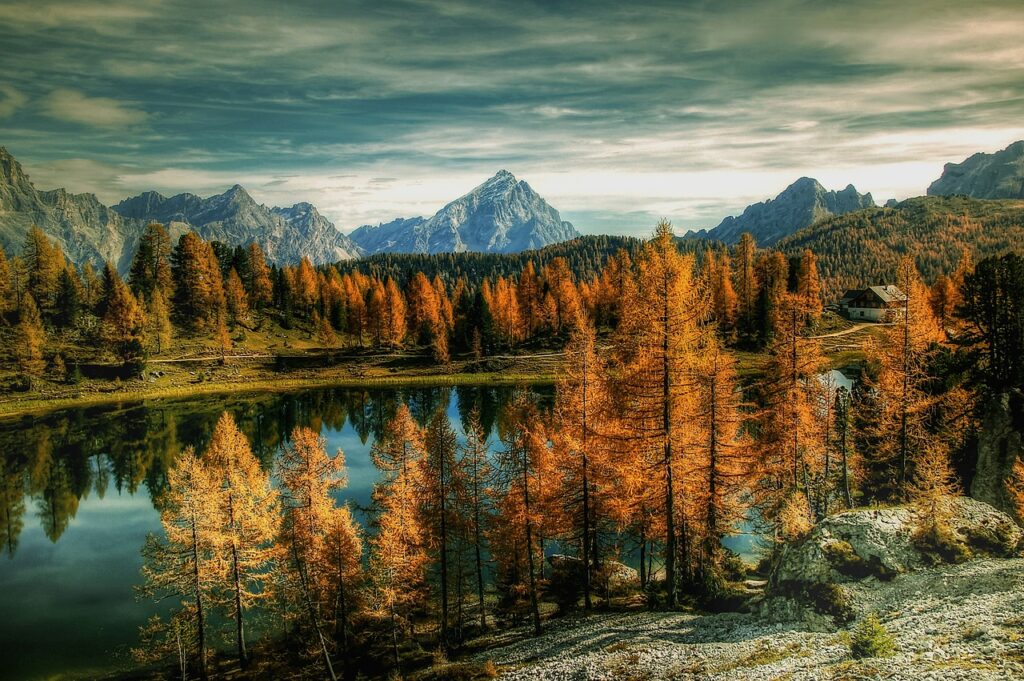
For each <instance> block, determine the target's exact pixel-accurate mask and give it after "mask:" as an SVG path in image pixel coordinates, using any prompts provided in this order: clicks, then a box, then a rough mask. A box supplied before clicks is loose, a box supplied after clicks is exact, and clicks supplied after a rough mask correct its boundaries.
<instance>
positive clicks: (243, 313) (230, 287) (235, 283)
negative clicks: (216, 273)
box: [224, 267, 249, 326]
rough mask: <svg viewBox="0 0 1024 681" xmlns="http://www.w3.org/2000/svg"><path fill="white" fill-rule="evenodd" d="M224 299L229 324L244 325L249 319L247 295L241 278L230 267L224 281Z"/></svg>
mask: <svg viewBox="0 0 1024 681" xmlns="http://www.w3.org/2000/svg"><path fill="white" fill-rule="evenodd" d="M224 299H225V302H226V304H227V310H228V320H229V321H230V323H231V325H232V326H234V325H236V324H240V325H242V326H245V325H246V324H247V323H248V321H249V296H248V294H247V293H246V292H245V287H244V286H243V285H242V278H241V277H239V276H238V271H237V270H236V269H235V268H234V267H232V268H231V271H230V272H228V278H227V281H226V282H225V283H224Z"/></svg>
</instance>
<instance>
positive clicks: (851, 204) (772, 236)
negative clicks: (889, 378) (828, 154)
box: [686, 177, 875, 246]
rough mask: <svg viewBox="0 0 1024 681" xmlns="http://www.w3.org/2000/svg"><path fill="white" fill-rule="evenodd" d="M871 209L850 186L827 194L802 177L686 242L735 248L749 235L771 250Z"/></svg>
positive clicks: (869, 201)
mask: <svg viewBox="0 0 1024 681" xmlns="http://www.w3.org/2000/svg"><path fill="white" fill-rule="evenodd" d="M874 206H875V201H874V199H873V198H871V194H861V193H859V192H858V191H857V190H856V188H854V186H853V185H852V184H851V185H848V186H847V187H846V189H843V190H842V191H838V192H837V191H829V190H827V189H825V188H824V187H823V186H821V183H820V182H818V181H817V180H815V179H813V178H810V177H801V178H800V179H799V180H797V181H796V182H794V183H793V184H791V185H789V186H788V187H786V188H785V189H784V190H783V191H782V193H780V194H779V195H778V196H776V197H775V198H774V199H768V200H767V201H762V202H760V203H755V204H751V205H749V206H747V207H746V209H745V210H744V211H743V213H742V214H740V215H738V216H735V217H733V216H729V217H727V218H725V219H724V220H722V222H721V223H719V225H718V226H717V227H715V228H714V229H710V230H700V231H696V232H690V233H689V234H687V235H686V238H689V239H713V240H715V241H721V242H722V243H725V244H734V243H736V242H738V241H739V240H740V235H741V234H743V233H744V232H750V234H751V235H752V236H753V237H754V239H755V240H756V241H757V243H758V245H760V246H771V245H772V244H774V243H776V242H777V241H779V239H782V238H784V237H786V236H789V235H790V234H793V233H794V232H798V231H800V230H801V229H803V228H805V227H809V226H811V225H812V224H814V223H815V222H818V221H819V220H822V219H825V218H828V217H832V216H833V215H844V214H846V213H852V212H853V211H855V210H861V209H863V208H873V207H874Z"/></svg>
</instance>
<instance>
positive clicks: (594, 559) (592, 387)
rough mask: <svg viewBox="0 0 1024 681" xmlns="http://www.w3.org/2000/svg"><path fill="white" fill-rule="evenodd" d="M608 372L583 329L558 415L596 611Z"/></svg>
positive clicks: (587, 597)
mask: <svg viewBox="0 0 1024 681" xmlns="http://www.w3.org/2000/svg"><path fill="white" fill-rule="evenodd" d="M606 373H607V367H606V366H605V363H604V361H603V360H602V359H601V358H600V357H599V356H598V353H597V348H596V347H595V338H594V330H593V328H592V327H591V326H590V324H588V323H586V322H583V323H580V324H577V325H576V326H575V329H574V330H573V332H572V334H571V335H570V336H569V343H568V344H567V345H566V347H565V360H564V362H563V363H562V368H561V373H560V376H559V379H558V385H557V393H556V395H557V397H556V401H555V415H556V419H555V420H556V427H557V446H556V448H555V451H556V452H557V453H558V455H557V459H558V460H557V463H556V465H557V466H558V468H559V473H560V478H561V484H562V486H563V487H564V490H563V493H562V494H561V495H560V497H561V499H562V501H563V503H564V505H565V506H566V508H565V509H564V511H565V513H566V514H567V516H568V518H569V522H570V523H571V525H572V528H573V535H574V537H573V538H574V539H576V540H578V542H579V546H580V558H581V559H582V561H583V602H584V608H585V609H586V610H587V611H589V610H590V609H591V608H592V607H593V599H592V591H593V577H594V572H595V570H596V569H598V568H599V567H600V558H599V553H598V552H599V550H600V541H599V537H598V530H599V525H600V521H601V520H602V519H603V516H604V509H603V505H604V504H603V499H604V497H605V496H606V495H607V490H606V489H605V488H604V485H605V484H606V483H607V482H608V477H609V475H610V474H609V472H608V471H607V470H606V463H607V462H606V461H605V460H604V458H603V457H602V456H601V453H602V452H604V451H606V448H605V447H604V446H603V444H602V441H601V438H602V435H603V434H605V433H606V427H605V424H604V419H605V417H606V414H607V410H608V409H609V405H608V396H607V393H606V390H605V375H606Z"/></svg>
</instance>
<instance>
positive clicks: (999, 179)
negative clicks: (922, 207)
mask: <svg viewBox="0 0 1024 681" xmlns="http://www.w3.org/2000/svg"><path fill="white" fill-rule="evenodd" d="M956 194H963V195H965V196H972V197H974V198H976V199H1024V140H1021V141H1019V142H1014V143H1013V144H1011V145H1010V146H1008V147H1006V148H1005V149H1003V150H1002V151H997V152H995V153H994V154H985V153H977V154H974V155H973V156H971V157H970V158H968V159H966V160H964V161H963V162H961V163H947V164H946V165H945V166H944V167H943V169H942V177H940V178H939V179H937V180H935V182H932V184H931V186H929V187H928V195H929V196H953V195H956Z"/></svg>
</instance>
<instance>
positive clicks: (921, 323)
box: [872, 256, 942, 496]
mask: <svg viewBox="0 0 1024 681" xmlns="http://www.w3.org/2000/svg"><path fill="white" fill-rule="evenodd" d="M896 282H897V286H898V287H899V289H900V290H901V291H902V292H903V294H904V296H905V297H906V298H905V300H904V301H903V303H902V309H901V310H900V311H899V313H898V314H897V317H896V321H895V323H894V324H893V325H892V326H889V327H886V328H885V330H884V338H883V341H882V343H881V345H880V346H875V348H876V351H875V353H874V354H875V357H876V359H877V361H878V364H879V370H878V377H877V380H876V381H874V382H873V384H872V388H874V390H875V391H876V392H877V398H876V399H877V400H878V402H879V404H880V412H879V419H878V422H877V423H876V437H877V440H878V445H879V454H880V455H881V456H882V457H883V458H885V459H887V460H888V461H890V462H891V464H890V465H891V466H892V467H893V469H894V472H895V477H896V481H895V483H896V486H897V488H898V489H899V490H900V494H902V495H903V496H907V495H908V492H909V491H910V490H909V485H910V483H911V481H912V475H913V472H912V467H913V463H914V462H913V455H914V452H916V451H919V450H921V449H922V448H923V447H924V446H925V445H926V444H928V441H929V440H931V439H932V438H933V434H932V433H930V432H929V431H928V428H927V421H928V417H929V413H930V410H931V408H932V406H933V400H932V399H931V398H930V397H929V395H928V392H927V390H926V383H927V382H928V380H929V378H930V377H929V376H928V360H929V357H930V355H931V353H932V351H933V349H934V344H935V343H937V342H938V341H939V340H940V339H941V334H942V332H941V329H940V328H939V323H938V320H937V319H936V317H935V315H934V313H933V312H932V308H931V306H930V305H929V303H928V288H927V287H926V286H925V285H924V283H923V282H922V281H921V278H920V275H919V274H918V272H917V267H916V266H915V264H914V260H913V258H911V257H910V256H905V257H904V258H903V259H902V260H901V261H900V264H899V267H898V269H897V273H896Z"/></svg>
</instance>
